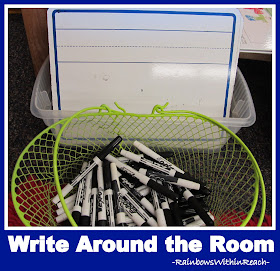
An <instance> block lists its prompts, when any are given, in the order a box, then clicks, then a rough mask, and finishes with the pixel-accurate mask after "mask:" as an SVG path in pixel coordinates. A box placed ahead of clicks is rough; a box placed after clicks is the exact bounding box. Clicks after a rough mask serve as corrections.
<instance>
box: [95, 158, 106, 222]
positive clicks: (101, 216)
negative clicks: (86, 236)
mask: <svg viewBox="0 0 280 271" xmlns="http://www.w3.org/2000/svg"><path fill="white" fill-rule="evenodd" d="M97 184H98V194H97V225H98V226H108V220H107V214H106V206H105V197H104V180H103V167H102V163H101V164H100V165H99V166H98V168H97Z"/></svg>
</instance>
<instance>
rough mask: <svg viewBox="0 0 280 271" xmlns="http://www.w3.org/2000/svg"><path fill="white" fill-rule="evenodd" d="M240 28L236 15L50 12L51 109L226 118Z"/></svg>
mask: <svg viewBox="0 0 280 271" xmlns="http://www.w3.org/2000/svg"><path fill="white" fill-rule="evenodd" d="M242 23H243V22H242V17H241V15H240V13H239V11H238V10H237V9H176V10H175V9H174V10H166V9H161V10H159V9H157V10H151V9H149V10H147V9H143V10H130V9H126V10H101V9H96V10H89V9H84V10H73V9H49V10H48V31H49V47H50V65H51V78H52V79H51V80H52V99H53V109H54V110H57V109H58V110H71V111H76V110H80V109H83V108H86V107H91V106H99V105H101V104H107V105H108V106H110V107H111V108H116V107H115V106H114V102H115V101H116V102H118V104H119V105H120V106H121V107H123V108H125V109H126V111H127V112H133V113H151V111H152V108H153V106H154V105H156V104H160V105H164V104H165V103H166V102H169V106H168V108H167V109H168V110H191V111H196V112H199V113H202V114H206V115H208V116H211V117H225V116H228V115H229V110H230V103H231V98H232V92H233V86H234V81H235V75H236V67H237V61H238V55H239V46H240V38H241V33H242Z"/></svg>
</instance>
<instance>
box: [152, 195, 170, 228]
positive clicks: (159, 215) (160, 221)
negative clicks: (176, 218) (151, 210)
mask: <svg viewBox="0 0 280 271" xmlns="http://www.w3.org/2000/svg"><path fill="white" fill-rule="evenodd" d="M151 194H152V197H153V202H154V207H155V212H156V218H157V223H158V226H160V227H165V226H167V224H166V220H165V216H164V212H163V210H162V209H161V206H160V202H159V199H158V195H157V192H156V191H155V190H152V191H151Z"/></svg>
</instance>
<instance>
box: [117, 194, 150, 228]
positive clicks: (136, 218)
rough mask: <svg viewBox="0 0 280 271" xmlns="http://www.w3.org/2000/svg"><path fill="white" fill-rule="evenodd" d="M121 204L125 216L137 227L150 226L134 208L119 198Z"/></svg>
mask: <svg viewBox="0 0 280 271" xmlns="http://www.w3.org/2000/svg"><path fill="white" fill-rule="evenodd" d="M121 204H122V206H123V208H124V211H125V213H126V214H127V216H128V217H129V218H130V219H131V220H132V221H133V222H134V223H135V224H136V225H137V226H150V225H149V224H148V223H147V222H146V220H144V218H143V217H142V216H140V215H139V214H138V212H137V210H136V208H135V207H134V206H133V205H132V204H131V203H130V202H129V201H127V200H125V199H124V198H123V197H121Z"/></svg>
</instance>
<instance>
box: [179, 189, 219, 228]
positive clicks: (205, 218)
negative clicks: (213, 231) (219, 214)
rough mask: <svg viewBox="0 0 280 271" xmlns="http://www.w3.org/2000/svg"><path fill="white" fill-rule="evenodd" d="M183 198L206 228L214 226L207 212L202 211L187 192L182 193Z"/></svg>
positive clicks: (196, 201)
mask: <svg viewBox="0 0 280 271" xmlns="http://www.w3.org/2000/svg"><path fill="white" fill-rule="evenodd" d="M183 196H184V197H185V199H187V200H188V203H189V205H190V206H191V207H192V208H193V209H194V210H195V211H196V213H197V214H198V215H199V217H200V218H201V219H202V220H203V222H204V223H205V224H206V226H214V222H213V220H212V219H211V218H210V217H209V215H208V214H207V212H206V211H205V210H204V209H203V207H202V206H201V205H200V203H199V202H198V200H197V199H196V198H195V197H194V195H193V194H192V193H191V192H190V191H189V190H187V189H186V190H185V191H184V193H183Z"/></svg>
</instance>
